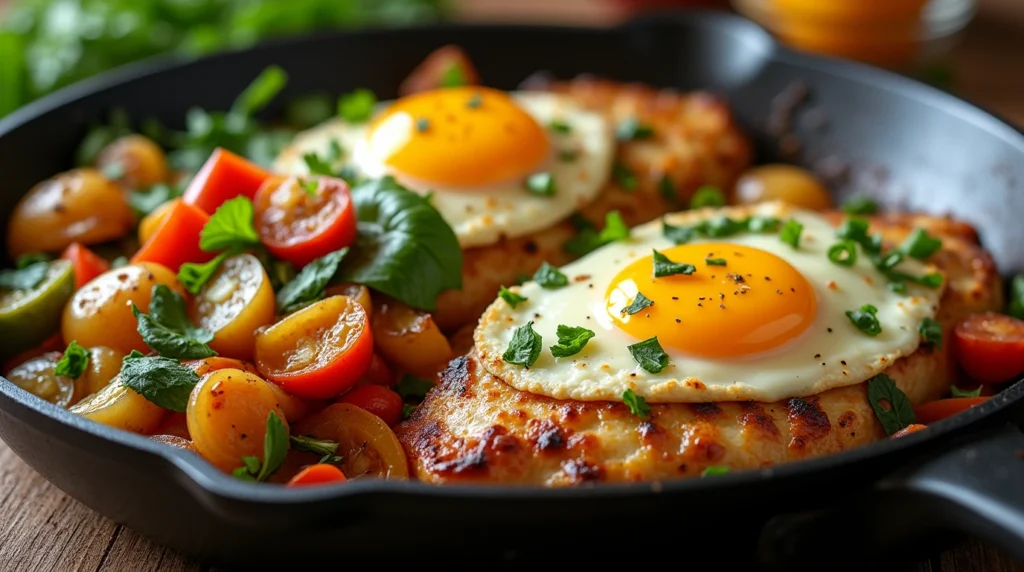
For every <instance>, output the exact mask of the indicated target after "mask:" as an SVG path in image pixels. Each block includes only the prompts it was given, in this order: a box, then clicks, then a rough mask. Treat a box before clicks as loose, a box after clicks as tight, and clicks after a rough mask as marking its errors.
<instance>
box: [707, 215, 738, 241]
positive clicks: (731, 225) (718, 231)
mask: <svg viewBox="0 0 1024 572" xmlns="http://www.w3.org/2000/svg"><path fill="white" fill-rule="evenodd" d="M694 230H696V231H697V232H698V233H700V234H702V235H704V236H706V237H708V238H724V237H727V236H733V235H734V234H739V233H741V232H744V231H748V230H750V226H749V223H748V221H746V220H734V219H731V218H729V217H725V216H720V217H716V218H713V219H710V220H705V221H701V223H700V224H698V225H697V226H695V227H694Z"/></svg>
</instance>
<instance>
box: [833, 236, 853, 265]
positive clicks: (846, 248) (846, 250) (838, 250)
mask: <svg viewBox="0 0 1024 572" xmlns="http://www.w3.org/2000/svg"><path fill="white" fill-rule="evenodd" d="M828 259H829V260H831V261H832V262H833V263H835V264H838V265H839V266H853V265H854V264H856V263H857V245H856V244H854V243H853V242H852V241H849V240H841V241H839V242H837V243H835V244H833V245H832V246H831V247H829V249H828Z"/></svg>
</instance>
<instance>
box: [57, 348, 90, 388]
mask: <svg viewBox="0 0 1024 572" xmlns="http://www.w3.org/2000/svg"><path fill="white" fill-rule="evenodd" d="M89 355H90V354H89V350H87V349H85V348H83V347H82V346H80V345H78V342H76V341H74V340H71V343H70V344H68V349H66V350H64V355H62V356H61V357H60V361H58V362H57V367H56V368H55V369H54V370H53V373H55V374H57V375H62V376H64V377H70V378H71V379H78V378H80V377H82V374H83V373H85V368H86V367H88V366H89Z"/></svg>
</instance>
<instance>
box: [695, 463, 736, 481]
mask: <svg viewBox="0 0 1024 572" xmlns="http://www.w3.org/2000/svg"><path fill="white" fill-rule="evenodd" d="M727 474H729V467H725V466H722V465H710V466H708V467H705V468H704V470H703V471H701V472H700V478H702V479H703V478H704V477H715V476H718V475H727Z"/></svg>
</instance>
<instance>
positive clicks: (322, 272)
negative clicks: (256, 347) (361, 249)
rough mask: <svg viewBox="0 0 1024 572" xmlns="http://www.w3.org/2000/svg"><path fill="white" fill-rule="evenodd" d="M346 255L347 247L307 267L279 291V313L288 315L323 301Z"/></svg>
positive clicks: (318, 259) (324, 256) (326, 255)
mask: <svg viewBox="0 0 1024 572" xmlns="http://www.w3.org/2000/svg"><path fill="white" fill-rule="evenodd" d="M346 254H348V248H347V247H346V248H342V249H341V250H335V251H334V252H331V253H329V254H325V255H323V256H321V257H320V258H317V259H316V260H314V261H313V262H310V263H309V264H307V265H305V266H304V267H303V268H302V270H300V271H299V273H298V274H297V275H296V276H295V278H294V279H293V280H292V281H291V282H289V283H287V284H285V285H284V287H282V288H281V289H280V290H278V292H277V308H278V312H279V313H280V314H282V315H283V314H288V313H291V312H294V311H295V310H298V309H300V308H303V307H305V306H308V305H310V304H312V303H314V302H318V301H319V300H320V299H322V298H323V297H324V290H325V289H326V288H327V283H328V282H330V281H331V278H333V277H334V275H335V274H337V273H338V265H340V264H341V261H342V259H343V258H345V255H346Z"/></svg>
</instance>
